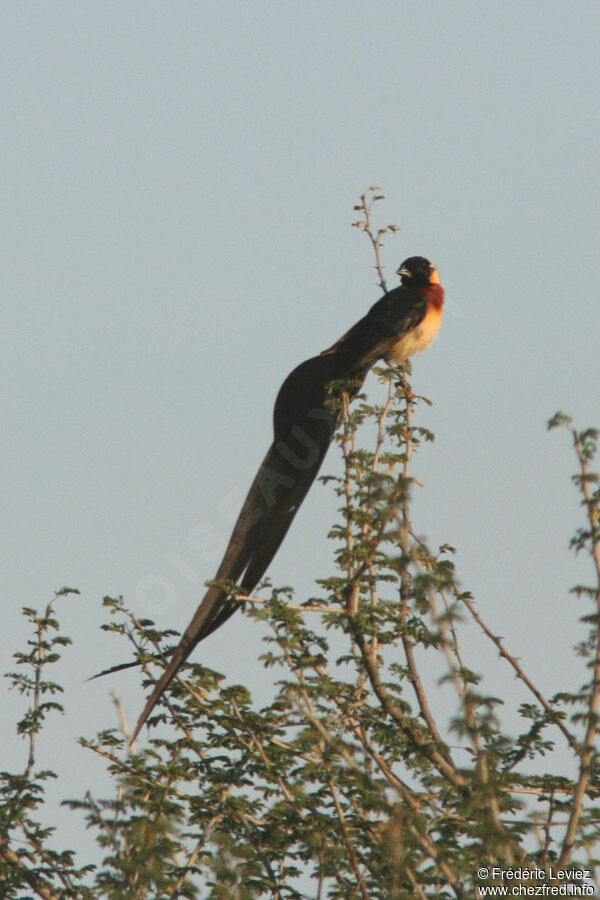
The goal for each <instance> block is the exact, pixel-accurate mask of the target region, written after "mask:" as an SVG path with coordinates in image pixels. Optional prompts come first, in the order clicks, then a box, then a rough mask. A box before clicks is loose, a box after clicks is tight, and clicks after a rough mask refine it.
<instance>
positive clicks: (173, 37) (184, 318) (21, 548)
mask: <svg viewBox="0 0 600 900" xmlns="http://www.w3.org/2000/svg"><path fill="white" fill-rule="evenodd" d="M0 22H1V26H2V27H1V29H0V32H1V37H0V41H1V43H2V54H1V59H2V62H1V66H2V72H1V83H2V102H3V107H4V112H3V129H2V131H3V138H2V142H1V144H0V165H1V170H2V173H3V178H2V191H3V203H2V206H3V210H4V214H3V219H2V245H3V254H2V257H3V259H2V268H3V273H2V293H3V304H2V306H3V315H2V320H3V324H2V337H1V341H2V354H1V356H2V366H3V374H2V384H3V385H4V390H3V392H2V393H3V399H2V407H3V414H2V419H3V440H2V444H3V451H2V462H3V467H4V473H5V476H4V478H5V485H6V488H5V497H6V499H5V504H4V524H3V530H2V537H1V541H2V547H3V552H4V561H3V566H2V583H1V600H2V605H3V614H4V628H3V633H2V636H1V638H0V641H1V659H2V668H3V670H6V669H7V668H9V667H11V665H12V663H11V660H10V654H11V652H12V650H13V649H15V647H16V646H17V645H19V646H20V644H18V642H19V641H20V642H21V644H22V643H23V641H24V640H25V638H26V629H25V626H24V625H23V624H22V623H21V619H20V616H19V610H20V607H21V606H22V605H29V606H35V605H39V606H41V605H42V604H44V603H45V601H46V599H47V598H48V597H49V596H50V595H51V594H52V592H53V590H54V589H55V588H59V587H61V586H62V585H64V584H68V585H70V586H74V587H78V588H79V589H80V590H81V593H82V595H81V598H80V599H78V600H77V601H63V602H62V603H61V605H60V608H59V613H60V614H61V618H62V621H63V623H64V624H65V630H66V631H67V632H68V633H70V634H71V635H72V636H73V638H74V639H75V641H76V644H75V647H74V648H71V649H70V650H68V651H67V652H66V653H65V657H64V663H61V668H60V672H57V675H59V676H60V677H62V678H65V679H68V681H69V690H68V692H67V694H66V697H65V702H66V703H67V705H68V710H67V715H66V717H65V718H64V719H62V720H60V721H59V720H57V721H56V723H55V724H53V725H51V727H50V729H49V736H48V739H47V746H48V752H49V754H50V755H49V756H48V757H46V758H44V760H43V762H44V763H47V764H49V765H54V764H55V758H54V756H53V755H52V754H53V753H54V754H55V755H56V751H57V749H58V748H60V754H59V755H60V757H61V758H62V759H64V760H65V761H66V763H68V765H69V767H70V770H71V772H72V773H73V774H72V777H71V779H70V780H69V779H68V780H67V784H68V785H69V789H70V793H71V794H72V795H76V794H77V793H78V792H79V793H81V792H82V790H84V789H85V787H86V786H87V785H88V784H89V782H90V781H93V782H94V783H96V784H100V772H101V769H102V767H101V765H100V764H99V763H96V762H95V760H93V759H90V754H84V753H83V751H81V750H79V749H78V748H77V747H76V746H74V740H75V738H76V736H78V735H79V734H82V733H86V734H88V735H89V734H91V733H92V732H93V730H94V729H95V728H103V727H108V726H110V725H113V724H114V723H115V716H114V712H113V710H112V708H111V701H110V697H109V691H110V690H117V691H118V692H119V694H120V695H121V696H122V697H123V698H124V702H125V703H126V706H127V711H128V714H129V716H130V718H131V719H135V718H136V716H137V714H138V713H139V711H140V709H141V704H142V697H143V695H142V692H141V690H140V689H139V688H138V686H137V676H136V674H135V673H123V674H121V675H119V676H116V677H115V678H113V679H110V680H105V681H99V682H93V683H91V684H86V683H85V682H84V679H85V678H86V677H87V676H88V675H89V674H91V673H92V672H94V671H96V670H98V669H99V668H101V667H102V666H104V665H109V664H111V663H114V662H117V661H119V660H120V659H121V658H122V652H120V648H119V645H118V644H117V642H115V641H114V640H110V639H109V637H108V636H107V635H105V634H104V633H102V632H100V631H99V630H98V624H99V622H100V621H101V620H102V613H101V610H100V598H101V597H102V596H103V595H104V594H113V595H116V594H120V593H122V594H124V595H125V597H126V599H127V601H128V602H129V603H130V604H131V605H132V606H134V607H135V608H136V610H137V611H138V612H139V613H140V614H144V615H148V616H151V617H154V618H155V619H156V621H157V623H158V624H159V625H161V626H172V627H177V628H182V627H184V626H185V625H186V624H187V621H188V620H189V618H190V616H191V614H192V612H193V610H194V609H195V607H196V605H197V603H198V602H199V600H200V598H201V595H202V584H203V582H204V580H205V579H208V578H211V577H212V576H213V574H214V569H215V564H216V563H217V562H218V560H219V558H220V555H221V552H222V550H223V548H224V545H225V542H226V539H227V536H228V533H229V530H230V528H231V526H232V524H233V521H234V519H235V516H236V514H237V511H238V505H239V501H241V499H242V498H243V495H244V494H245V491H246V489H247V487H248V485H249V483H250V481H251V479H252V477H253V475H254V472H255V470H256V467H257V465H258V463H259V462H260V460H261V458H262V456H263V454H264V452H265V450H266V448H267V446H268V445H269V443H270V439H271V438H270V420H271V410H272V404H273V400H274V398H275V395H276V392H277V389H278V387H279V385H280V383H281V382H282V380H283V378H284V377H285V375H286V374H287V373H288V371H290V370H291V368H292V367H293V366H294V365H296V364H297V363H298V362H300V361H301V360H303V359H304V358H306V357H308V356H312V355H314V354H315V353H316V352H318V351H320V350H321V349H323V348H324V347H326V346H328V345H330V344H331V343H332V342H333V341H334V340H335V339H336V338H337V337H339V336H340V334H342V333H343V332H344V331H345V330H346V329H347V328H348V326H349V325H351V324H352V323H353V322H354V321H356V320H357V319H358V318H359V317H360V316H361V315H363V313H364V312H365V311H366V309H367V308H368V307H369V306H370V305H371V304H372V303H373V302H374V301H375V300H376V299H377V297H378V289H377V285H376V281H377V279H376V276H375V273H374V271H373V270H372V268H371V266H372V259H371V255H370V253H369V249H368V246H367V243H366V241H365V240H364V239H362V238H361V236H360V235H359V234H358V233H357V232H356V230H353V229H352V228H351V227H350V222H351V221H352V220H353V218H354V217H355V214H354V213H353V211H352V205H353V203H354V202H355V200H356V198H357V197H358V195H359V193H360V192H361V191H362V190H364V189H365V188H366V187H367V186H368V185H369V184H373V183H375V184H379V185H381V186H382V188H383V191H384V193H385V195H386V197H387V200H386V202H385V204H382V206H381V211H380V212H379V211H378V212H379V215H380V216H381V219H380V223H381V224H387V223H388V222H395V223H398V224H399V225H401V226H402V231H401V232H400V233H399V234H398V235H397V236H395V237H394V238H393V239H390V240H389V241H388V242H387V246H386V247H385V259H386V261H387V263H388V274H389V278H390V282H391V283H394V282H395V278H394V276H393V274H392V273H393V271H394V270H395V268H396V266H397V264H398V263H399V262H400V261H401V260H402V259H403V258H405V257H406V256H409V255H412V254H422V255H426V256H428V257H429V258H430V259H432V260H433V261H435V263H436V264H437V266H438V268H439V270H440V273H441V277H442V282H443V284H444V286H445V287H446V291H447V297H448V311H447V315H446V319H445V323H444V326H443V329H442V332H441V334H440V336H439V338H438V340H437V342H436V344H435V345H434V346H433V347H432V348H431V349H430V350H429V351H428V352H427V353H426V354H425V355H423V356H422V357H420V358H417V359H416V360H415V364H414V376H413V386H414V389H415V390H416V391H417V392H419V393H424V394H426V395H427V396H429V397H430V398H431V399H432V400H433V401H434V406H433V407H432V409H431V410H428V411H426V413H424V419H423V421H424V423H425V424H427V425H428V426H429V427H431V428H432V429H433V430H434V431H435V432H436V435H437V441H436V443H435V444H434V445H433V446H428V447H426V448H425V449H424V450H423V452H422V453H421V455H420V457H419V459H418V462H417V464H416V472H417V473H418V475H419V477H420V478H421V480H422V481H423V482H424V484H425V488H424V490H422V491H420V492H419V496H418V501H417V504H416V509H415V524H416V527H417V529H418V531H419V532H421V533H422V534H425V535H427V536H428V537H429V538H430V540H431V542H432V544H433V545H434V546H435V545H436V544H438V543H441V542H443V541H448V542H450V543H451V544H453V545H454V546H455V547H456V548H457V550H458V557H457V565H458V571H459V573H460V577H461V581H462V584H463V585H464V587H465V588H469V589H471V590H473V592H474V593H475V596H476V598H477V601H478V605H479V608H480V610H481V612H482V614H483V615H484V617H485V618H486V619H487V620H488V622H489V623H490V625H492V626H494V627H496V628H497V629H498V630H499V631H500V632H501V633H502V634H504V635H505V636H506V638H507V642H508V644H509V646H510V648H511V649H512V651H513V652H514V653H515V654H516V655H518V656H520V657H522V659H523V662H524V663H525V664H526V666H527V667H528V669H529V671H530V672H531V674H532V676H533V677H535V678H537V679H538V681H539V684H540V687H541V688H542V689H543V690H544V691H545V692H546V693H547V694H551V693H552V692H553V691H554V690H556V689H557V688H558V687H559V686H561V684H562V681H561V670H562V671H563V672H564V673H565V678H572V677H574V672H575V667H574V666H573V665H571V663H570V662H569V655H570V647H571V645H572V644H573V643H574V641H575V638H576V633H577V632H576V630H575V625H574V623H575V621H576V619H577V614H578V611H577V607H576V606H574V604H573V603H572V601H571V600H570V599H569V598H568V595H567V591H568V587H569V586H570V585H571V584H573V583H575V582H577V581H583V580H585V577H586V575H587V569H586V567H585V565H584V564H583V563H577V562H576V561H574V560H573V559H572V558H571V557H570V556H569V554H568V551H567V544H568V540H569V536H570V534H571V532H572V530H573V527H574V525H575V523H576V521H577V515H578V513H577V501H576V498H575V495H574V493H573V491H572V489H571V487H570V485H569V474H570V472H571V471H572V470H573V462H572V460H571V458H570V456H569V449H568V441H567V439H566V437H565V436H562V435H560V434H556V433H553V434H550V435H548V434H547V433H546V431H545V423H546V420H547V419H548V417H549V416H550V415H551V414H552V413H553V412H554V411H555V410H556V409H558V408H563V409H566V410H568V411H570V412H572V413H573V415H574V416H575V418H576V420H577V421H578V422H579V423H580V424H582V425H588V424H596V425H597V424H599V423H600V411H599V408H598V406H599V405H598V382H599V377H600V363H599V356H598V335H599V334H600V303H599V301H598V298H597V297H596V288H595V281H596V278H597V273H598V225H599V222H598V219H599V216H598V193H599V185H598V157H599V149H600V147H599V144H600V140H599V139H600V125H599V116H598V109H599V98H598V46H599V44H600V26H599V17H598V6H597V3H595V2H575V3H569V4H567V3H564V2H552V0H550V2H548V0H544V2H541V0H539V2H507V0H501V2H498V0H490V2H486V3H481V2H464V0H463V2H460V0H459V2H456V3H453V4H447V3H442V2H439V3H437V2H435V3H434V2H423V0H421V2H418V3H417V2H371V3H364V2H356V0H344V2H326V3H323V2H320V3H317V2H312V0H303V2H282V0H279V2H277V3H275V2H257V3H252V4H251V3H232V2H226V0H225V2H219V3H217V2H194V3H192V2H176V3H156V2H144V3H143V4H141V3H133V2H126V3H113V2H106V0H103V2H101V3H92V2H79V3H72V2H69V3H66V2H60V0H55V2H52V3H50V2H35V3H33V2H25V0H18V2H5V3H4V4H3V5H2V10H1V12H0ZM368 389H369V395H370V396H372V397H376V396H377V385H376V384H375V383H373V382H372V381H370V382H369V383H368ZM336 465H337V462H336V460H335V456H334V454H333V453H332V455H331V456H330V457H328V459H327V461H326V463H325V466H324V469H323V471H324V472H325V471H331V470H333V469H334V467H335V466H336ZM334 507H335V501H334V500H333V499H332V498H330V497H329V496H328V494H327V491H326V489H325V488H323V487H322V486H319V485H316V486H315V487H314V489H313V490H312V492H311V494H310V495H309V498H308V499H307V501H306V503H305V506H304V508H303V509H302V511H301V512H300V514H299V515H298V518H297V520H296V522H295V524H294V526H293V528H292V530H291V531H290V534H289V536H288V538H287V539H286V542H285V544H284V546H283V548H282V550H281V552H280V553H279V555H278V557H277V559H276V561H275V563H274V565H273V566H272V567H271V570H270V575H271V577H272V579H273V580H274V581H275V582H276V583H280V584H294V585H296V586H297V588H298V590H299V597H300V599H303V598H304V597H305V596H307V595H309V594H310V593H311V592H312V591H313V589H314V588H313V582H314V579H315V578H318V577H323V576H326V575H328V574H330V573H331V571H332V563H331V561H330V556H331V553H332V547H331V546H328V545H327V544H326V543H325V542H324V541H323V536H324V535H325V533H326V531H327V527H328V523H329V522H330V520H331V514H332V510H333V509H334ZM468 635H470V636H471V638H470V640H471V641H472V643H471V644H469V641H467V644H468V646H467V647H465V655H466V657H467V661H468V662H470V663H471V664H472V666H473V667H474V668H479V669H483V668H487V667H488V665H491V666H492V672H493V676H492V681H491V684H489V687H490V689H491V690H494V691H496V692H498V691H500V690H502V689H503V688H502V685H504V689H505V690H509V691H510V690H511V689H512V686H513V684H514V681H513V679H512V677H511V676H510V675H509V674H508V673H505V674H504V675H502V674H500V672H501V670H499V669H498V668H497V667H496V665H495V663H494V656H495V654H494V653H493V652H492V651H491V650H485V652H484V651H483V650H482V649H481V642H480V640H479V637H478V635H476V633H475V631H474V630H473V629H471V630H469V631H468ZM259 636H260V630H259V629H258V628H256V627H254V628H248V625H247V622H246V621H245V620H244V618H243V617H242V616H240V615H238V616H236V617H235V618H234V619H232V620H231V622H230V623H229V624H228V625H227V626H226V627H225V628H224V629H223V630H222V631H219V633H218V635H217V636H215V637H213V638H211V639H210V640H208V641H206V643H205V644H203V645H202V646H201V647H200V648H198V650H197V651H196V653H195V654H194V658H195V659H197V660H202V661H203V662H205V663H206V664H207V665H213V666H216V667H218V668H219V669H220V670H221V671H225V672H226V673H227V674H228V675H229V676H230V677H231V678H232V679H234V680H241V679H244V680H246V681H249V682H250V686H252V685H253V684H256V685H258V686H259V693H260V685H261V684H263V683H264V682H265V681H266V679H267V678H268V677H269V676H268V673H264V672H263V671H262V669H260V667H257V665H256V664H255V663H254V659H255V657H256V655H257V654H258V652H259V651H260V644H259ZM496 678H498V679H500V680H499V681H498V683H495V681H494V679H496ZM502 678H505V679H506V680H505V681H502V680H501V679H502ZM506 686H508V687H506ZM2 708H3V711H4V712H3V721H6V719H5V718H4V715H8V716H13V717H14V716H15V715H16V709H17V701H16V698H14V697H12V696H11V697H10V698H9V699H8V701H7V700H6V697H5V698H4V699H3V702H2ZM5 734H6V729H5ZM9 742H10V743H11V745H12V751H14V749H15V748H14V742H13V741H10V739H9ZM42 746H44V741H42ZM17 749H18V750H19V752H21V748H17ZM12 751H9V752H8V753H7V759H6V761H5V763H4V764H5V765H6V766H8V764H9V758H10V759H15V760H16V759H17V758H18V756H17V754H16V753H14V752H12ZM50 751H52V752H50ZM79 768H85V771H84V772H82V773H77V772H76V771H75V770H76V769H79ZM61 791H62V793H65V792H67V793H68V792H69V791H68V790H67V791H64V789H63V788H62V787H61V789H60V790H59V793H60V792H61ZM67 840H68V839H67Z"/></svg>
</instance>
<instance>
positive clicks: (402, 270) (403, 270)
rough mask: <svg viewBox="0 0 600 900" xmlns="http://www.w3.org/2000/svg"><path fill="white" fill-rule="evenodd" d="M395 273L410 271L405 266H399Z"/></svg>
mask: <svg viewBox="0 0 600 900" xmlns="http://www.w3.org/2000/svg"><path fill="white" fill-rule="evenodd" d="M396 275H410V272H409V271H408V269H407V268H406V266H400V268H399V269H396Z"/></svg>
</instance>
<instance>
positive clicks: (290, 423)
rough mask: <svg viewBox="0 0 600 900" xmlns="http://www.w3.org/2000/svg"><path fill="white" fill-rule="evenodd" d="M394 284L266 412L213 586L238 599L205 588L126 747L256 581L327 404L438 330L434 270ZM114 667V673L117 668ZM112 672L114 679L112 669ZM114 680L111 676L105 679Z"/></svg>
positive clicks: (306, 476) (439, 303)
mask: <svg viewBox="0 0 600 900" xmlns="http://www.w3.org/2000/svg"><path fill="white" fill-rule="evenodd" d="M397 274H398V275H400V278H401V284H400V286H399V287H397V288H395V289H394V290H391V291H389V293H386V294H384V296H383V297H382V298H381V299H380V300H378V301H377V303H375V305H374V306H372V307H371V309H370V310H369V312H368V313H367V314H366V316H364V317H363V318H362V319H361V320H360V321H359V322H357V323H356V325H354V326H353V327H352V328H351V329H350V331H347V332H346V334H344V335H343V336H342V337H341V338H340V339H339V341H337V342H336V343H335V344H334V345H333V346H332V347H330V348H329V349H328V350H324V351H323V352H322V353H321V354H320V355H319V356H314V357H312V359H307V360H306V362H303V363H301V364H300V365H299V366H298V367H297V368H296V369H294V371H293V372H292V373H291V374H290V375H288V377H287V378H286V379H285V381H284V382H283V384H282V386H281V389H280V391H279V394H278V395H277V399H276V401H275V410H274V413H273V430H274V439H273V443H272V444H271V446H270V447H269V450H268V451H267V455H266V456H265V458H264V460H263V462H262V464H261V466H260V468H259V470H258V472H257V475H256V478H255V479H254V481H253V482H252V486H251V487H250V490H249V492H248V496H247V497H246V500H245V502H244V505H243V506H242V510H241V512H240V514H239V516H238V520H237V522H236V523H235V527H234V529H233V533H232V535H231V538H230V541H229V544H228V546H227V549H226V551H225V556H224V557H223V561H222V562H221V565H220V566H219V569H218V571H217V573H216V575H215V578H214V580H215V581H229V582H235V583H236V584H237V586H238V591H237V592H236V593H233V594H232V593H231V592H228V591H227V590H223V589H221V588H219V587H217V586H213V587H209V589H208V590H207V592H206V594H205V596H204V599H203V600H202V603H201V604H200V606H199V607H198V609H197V610H196V613H195V614H194V617H193V619H192V621H191V622H190V624H189V625H188V627H187V628H186V630H185V632H184V633H183V635H182V637H181V640H180V641H179V644H178V645H177V646H176V647H175V649H174V651H173V653H172V655H171V658H170V660H169V664H168V665H167V667H166V669H165V671H164V673H163V675H162V676H161V678H160V679H159V680H158V682H157V683H156V686H155V688H154V690H153V691H152V693H151V695H150V697H149V698H148V701H147V703H146V705H145V707H144V710H143V712H142V714H141V716H140V718H139V721H138V723H137V725H136V729H135V732H134V735H133V738H132V740H133V739H134V738H135V737H136V736H137V734H138V733H139V731H140V729H141V727H142V725H143V724H144V722H145V721H146V719H147V718H148V716H149V715H150V713H151V712H152V710H153V709H154V707H155V705H156V703H157V702H158V700H159V698H160V697H161V695H162V694H163V692H164V690H165V688H166V687H167V685H168V684H169V682H170V681H171V680H172V678H173V677H174V676H175V675H176V673H177V671H178V670H179V668H180V666H181V665H182V664H183V663H184V662H185V660H186V659H187V658H188V656H189V655H190V653H191V652H192V650H193V649H194V647H195V646H196V644H197V643H198V642H199V641H201V640H203V639H204V638H205V637H207V635H209V634H211V633H212V632H213V631H215V629H217V628H219V627H220V626H221V625H222V624H223V623H224V622H225V621H226V620H227V619H228V618H229V616H231V615H232V614H233V613H234V612H235V611H236V609H238V607H239V606H240V605H241V603H242V601H240V600H239V599H236V597H239V596H240V594H251V593H252V591H253V590H254V588H255V587H256V585H257V584H258V582H259V581H260V580H261V578H262V577H263V575H264V573H265V571H266V569H267V567H268V566H269V564H270V562H271V560H272V559H273V557H274V556H275V553H276V552H277V550H278V549H279V546H280V544H281V542H282V541H283V539H284V537H285V535H286V534H287V531H288V528H289V527H290V525H291V524H292V520H293V518H294V516H295V515H296V513H297V512H298V509H299V508H300V505H301V503H302V501H303V500H304V498H305V496H306V494H307V491H308V489H309V488H310V486H311V484H312V483H313V481H314V480H315V477H316V475H317V472H318V471H319V469H320V467H321V463H322V462H323V458H324V456H325V453H326V452H327V448H328V447H329V444H330V442H331V438H332V435H333V433H334V431H335V429H336V427H337V424H338V421H339V417H340V411H339V404H338V408H337V409H336V408H335V403H332V396H333V397H334V398H335V395H336V392H337V395H338V397H339V394H340V391H341V390H342V388H341V387H339V384H338V386H337V387H335V386H334V387H333V391H332V390H331V389H329V390H328V388H329V386H330V385H331V383H332V382H334V383H342V382H348V381H349V380H351V381H352V385H353V387H352V393H356V392H357V391H358V390H359V389H360V386H361V385H362V382H363V381H364V379H365V376H366V374H367V372H368V371H369V369H370V368H371V366H372V365H373V364H374V363H375V362H377V360H379V359H383V360H385V361H386V362H387V363H388V365H394V364H401V363H403V362H405V360H407V359H408V357H409V356H412V354H413V353H416V352H417V351H418V350H424V349H425V347H427V346H428V345H429V344H430V343H431V342H432V341H433V340H434V338H435V337H436V335H437V333H438V331H439V328H440V324H441V321H442V307H443V305H444V289H443V288H442V286H441V285H440V279H439V276H438V273H437V270H436V268H435V266H433V265H432V264H431V263H430V262H429V260H427V259H425V258H424V257H422V256H411V257H410V258H409V259H407V260H405V261H404V262H403V263H402V265H401V266H400V268H399V269H398V271H397ZM115 668H118V667H115ZM109 671H111V670H109ZM112 671H114V670H112Z"/></svg>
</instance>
